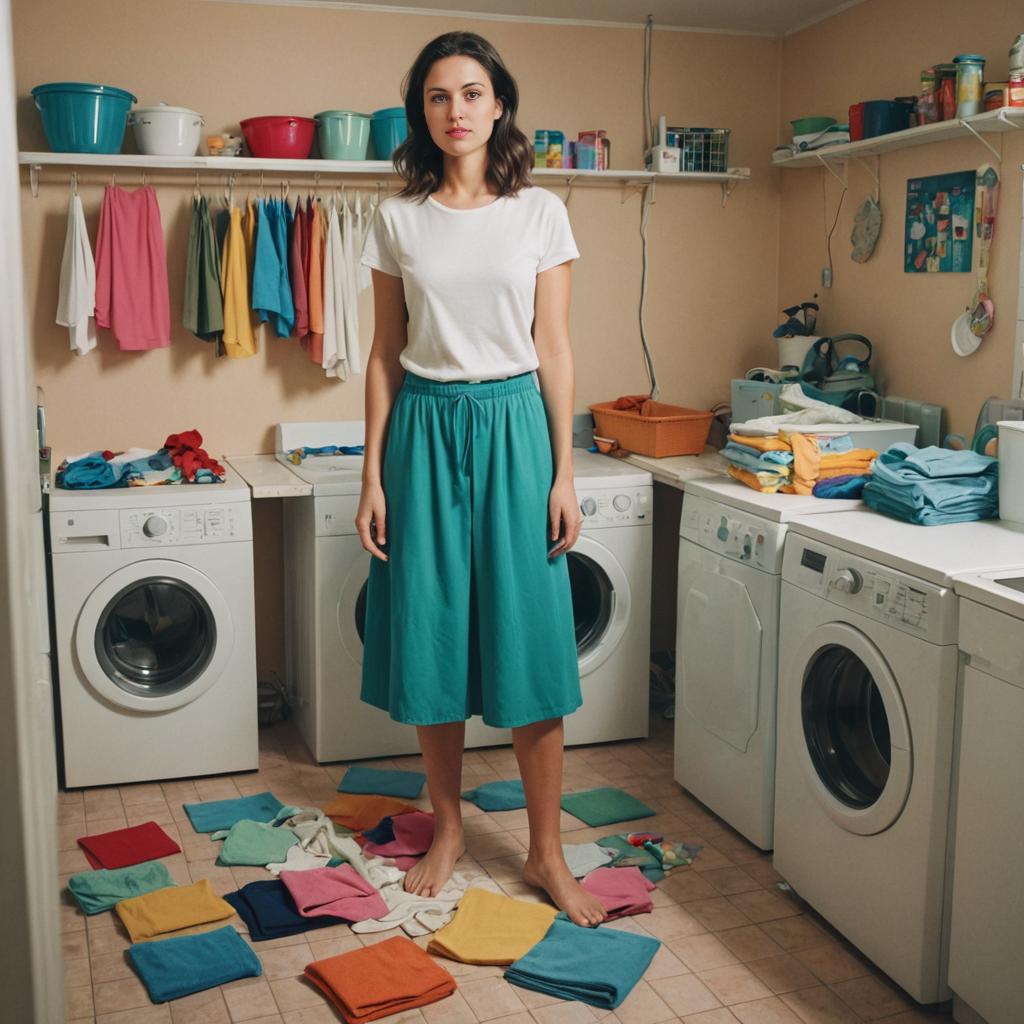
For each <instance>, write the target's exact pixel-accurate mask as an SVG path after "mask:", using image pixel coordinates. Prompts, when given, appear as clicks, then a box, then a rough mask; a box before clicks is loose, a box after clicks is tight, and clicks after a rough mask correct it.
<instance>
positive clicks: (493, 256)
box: [362, 187, 579, 380]
mask: <svg viewBox="0 0 1024 1024" xmlns="http://www.w3.org/2000/svg"><path fill="white" fill-rule="evenodd" d="M578 258H579V250H578V249H577V248H576V242H575V241H574V239H573V237H572V229H571V228H570V226H569V214H568V213H567V211H566V209H565V204H564V203H563V202H562V201H561V200H560V199H559V198H558V197H557V196H555V195H553V194H552V193H551V192H548V191H546V190H545V189H543V188H537V187H531V188H524V189H523V190H522V191H520V192H519V194H518V195H516V196H500V197H499V198H498V199H495V200H494V202H492V203H490V204H489V205H487V206H481V207H478V208H477V209H474V210H454V209H452V208H451V207H448V206H444V205H443V204H441V203H439V202H438V201H437V200H436V199H434V198H433V196H428V197H427V199H426V200H425V201H423V202H421V201H420V200H419V199H401V198H398V197H397V196H393V197H391V198H390V199H385V200H384V201H383V202H382V203H381V204H380V207H379V208H378V210H377V214H376V216H375V217H374V218H373V222H372V223H371V225H370V230H369V232H368V233H367V236H366V243H365V245H364V246H363V255H362V262H363V264H364V265H365V266H368V267H374V268H375V269H377V270H382V271H383V272H384V273H386V274H391V275H392V276H394V277H401V279H402V283H403V285H404V288H405V304H406V306H407V307H408V309H409V327H408V335H409V342H408V345H407V346H406V347H405V349H404V351H403V352H402V354H401V356H400V362H401V364H402V366H403V367H405V369H406V370H409V371H410V372H411V373H415V374H418V375H419V376H421V377H429V378H431V379H432V380H495V379H498V378H501V377H511V376H514V375H515V374H520V373H529V372H530V371H531V370H535V369H537V365H538V360H537V352H536V349H535V348H534V345H533V337H532V335H531V333H530V331H531V327H532V325H533V312H534V310H533V303H534V292H535V291H536V288H537V275H538V274H539V273H541V272H543V271H545V270H550V269H551V268H552V267H557V266H558V265H559V264H560V263H565V262H566V261H567V260H574V259H578Z"/></svg>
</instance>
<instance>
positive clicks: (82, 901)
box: [68, 860, 177, 914]
mask: <svg viewBox="0 0 1024 1024" xmlns="http://www.w3.org/2000/svg"><path fill="white" fill-rule="evenodd" d="M175 884H177V883H176V882H175V881H174V879H173V878H171V873H170V872H169V871H168V870H167V866H166V865H165V864H163V863H162V862H161V861H158V860H147V861H144V862H143V863H142V864H132V865H131V867H127V868H111V869H101V870H99V871H83V872H81V873H80V874H77V875H72V876H71V877H70V878H69V879H68V888H69V889H70V890H71V895H72V896H74V897H75V899H76V900H77V901H78V905H79V906H80V907H81V908H82V910H83V912H84V913H86V914H100V913H102V912H103V911H104V910H110V909H111V908H112V907H113V906H114V904H115V903H120V902H121V900H127V899H130V898H131V897H133V896H142V895H143V894H144V893H147V892H154V891H155V890H157V889H166V888H168V886H172V885H175Z"/></svg>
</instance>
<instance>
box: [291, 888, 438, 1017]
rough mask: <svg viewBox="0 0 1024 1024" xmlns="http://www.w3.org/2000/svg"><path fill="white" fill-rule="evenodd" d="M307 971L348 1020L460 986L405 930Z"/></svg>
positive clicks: (431, 999)
mask: <svg viewBox="0 0 1024 1024" xmlns="http://www.w3.org/2000/svg"><path fill="white" fill-rule="evenodd" d="M298 873H299V874H301V872H298ZM305 973H306V977H307V978H309V980H310V981H311V982H312V983H313V984H314V985H316V987H317V988H318V989H320V991H321V992H323V994H324V995H325V996H327V998H328V999H330V1001H331V1002H332V1003H333V1004H334V1008H335V1009H336V1010H337V1011H338V1013H340V1014H341V1016H342V1018H343V1019H344V1020H346V1021H347V1022H348V1024H362V1022H363V1021H370V1020H379V1019H380V1018H381V1017H388V1016H390V1015H391V1014H396V1013H400V1012H402V1011H403V1010H411V1009H413V1008H415V1007H417V1006H426V1005H428V1004H429V1003H436V1002H437V1001H438V1000H439V999H444V998H445V997H446V996H450V995H451V994H452V993H453V992H454V991H455V987H456V986H455V979H454V978H453V977H452V976H451V975H450V974H449V973H448V972H447V971H446V970H445V969H444V968H443V967H442V966H441V965H440V964H438V963H437V962H436V961H435V960H434V959H433V958H432V957H430V956H429V955H428V954H427V953H425V952H424V951H423V950H422V949H420V947H419V946H417V945H416V943H415V942H413V941H412V939H407V938H406V937H405V936H404V935H400V936H397V937H396V938H393V939H385V940H384V942H378V943H375V944H374V945H372V946H367V947H366V948H365V949H356V950H353V951H352V952H351V953H340V954H338V956H332V957H328V958H327V959H326V960H317V961H315V962H314V963H311V964H310V965H309V966H308V967H307V968H306V972H305Z"/></svg>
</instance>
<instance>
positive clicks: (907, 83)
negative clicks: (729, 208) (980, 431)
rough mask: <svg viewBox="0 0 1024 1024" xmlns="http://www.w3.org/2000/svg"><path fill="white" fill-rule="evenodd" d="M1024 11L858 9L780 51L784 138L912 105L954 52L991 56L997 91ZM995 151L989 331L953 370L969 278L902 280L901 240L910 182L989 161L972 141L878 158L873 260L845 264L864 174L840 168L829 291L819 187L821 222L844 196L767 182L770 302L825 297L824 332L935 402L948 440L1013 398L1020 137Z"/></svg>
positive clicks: (899, 4) (895, 384) (892, 0)
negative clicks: (871, 107)
mask: <svg viewBox="0 0 1024 1024" xmlns="http://www.w3.org/2000/svg"><path fill="white" fill-rule="evenodd" d="M1019 15H1020V8H1019V6H1014V5H1013V4H1007V3H1003V2H1002V0H982V2H979V3H977V4H974V5H970V6H966V5H964V4H962V3H957V2H954V0H932V2H930V3H929V4H928V5H927V14H926V15H925V13H924V8H923V7H922V5H921V4H920V3H916V2H915V0H868V2H866V3H863V4H860V5H858V6H856V7H852V8H850V9H849V10H846V11H844V12H842V13H840V14H838V15H836V16H835V17H834V18H831V19H829V20H828V21H825V22H823V23H821V24H819V25H815V26H812V27H811V28H808V29H806V30H805V31H803V32H800V33H797V34H796V35H793V36H791V37H789V38H787V39H786V40H785V41H784V43H783V72H782V82H781V110H780V133H781V137H783V138H788V137H789V124H788V122H789V120H790V119H791V118H794V117H801V116H805V115H819V114H820V115H830V116H833V117H836V118H838V119H839V120H841V121H845V120H846V118H847V110H848V107H849V106H850V104H852V103H856V102H858V101H860V100H868V99H885V98H892V97H893V96H906V95H911V94H913V93H915V92H917V91H918V89H919V77H920V70H921V68H924V67H928V66H930V65H932V64H936V63H942V62H944V61H950V60H952V58H953V57H954V56H955V55H956V54H958V53H981V54H985V55H986V56H987V57H988V65H987V68H986V79H988V80H992V81H1000V80H1005V78H1006V70H1007V51H1008V50H1009V48H1010V45H1011V44H1012V42H1013V40H1014V39H1015V38H1016V35H1017V33H1018V32H1020V31H1021V30H1022V28H1024V23H1022V22H1021V19H1020V17H1019ZM986 138H988V139H989V141H991V142H992V143H993V145H994V146H995V147H996V148H997V149H998V150H1000V151H1001V152H1002V155H1003V162H1002V179H1003V187H1002V189H1001V193H1002V194H1001V196H1000V205H999V217H998V224H997V231H996V238H995V242H994V245H993V250H992V272H991V274H990V285H991V290H992V295H993V297H994V299H995V304H996V317H997V319H996V326H995V328H994V329H993V330H992V332H991V333H990V334H989V335H988V337H987V338H986V339H985V341H984V342H983V344H982V346H981V348H980V350H979V351H978V352H977V353H975V354H974V355H972V356H970V357H968V358H966V359H961V358H959V357H958V356H956V355H955V354H954V352H953V350H952V348H951V347H950V343H949V328H950V325H951V323H952V321H953V320H954V319H955V318H956V317H957V316H958V315H959V314H960V313H961V312H963V310H964V309H965V308H966V306H967V303H968V301H969V300H970V298H971V296H972V295H973V293H974V286H975V281H974V275H973V274H904V272H903V255H902V253H903V233H904V211H905V205H906V182H907V179H908V178H911V177H919V176H922V175H930V174H942V173H945V172H949V171H962V170H969V169H973V168H976V167H978V166H980V165H981V164H983V163H986V162H989V161H991V160H992V157H991V155H990V154H989V152H988V150H986V149H985V148H984V147H983V146H982V145H981V144H980V143H979V142H976V141H974V140H973V139H967V140H964V141H959V140H957V141H954V142H945V143H936V144H934V145H930V146H920V147H916V148H914V149H907V150H900V151H898V152H894V153H886V154H883V155H882V157H881V160H880V167H881V175H880V177H881V203H882V210H883V216H884V220H883V226H882V235H881V238H880V240H879V244H878V248H877V249H876V252H875V255H874V256H873V257H872V258H871V260H870V261H869V262H868V263H866V264H863V265H858V264H855V263H853V261H852V260H851V259H850V258H849V253H850V243H849V238H850V231H851V228H852V224H853V215H854V213H855V212H856V210H857V207H858V206H859V205H860V203H861V201H862V200H863V199H864V197H865V196H866V195H868V193H869V191H870V190H871V189H872V188H873V183H872V181H871V179H870V177H869V175H868V174H867V173H866V172H865V171H864V169H863V168H861V167H860V166H859V165H857V164H856V163H851V164H850V165H849V185H850V188H849V192H848V193H847V195H846V200H845V202H844V204H843V209H842V212H841V214H840V217H839V222H838V225H837V226H836V230H835V234H834V235H833V239H832V255H833V262H834V265H835V283H834V286H833V287H832V289H831V290H830V291H824V290H823V289H822V288H821V287H820V284H819V281H820V273H821V267H822V265H823V262H824V258H825V257H824V253H825V243H824V224H823V220H824V214H823V208H822V183H823V182H824V184H825V191H826V205H827V210H828V223H829V224H831V223H832V218H833V217H834V216H835V211H836V204H837V203H838V201H839V197H840V194H841V191H842V186H841V185H840V184H839V183H838V182H837V181H836V180H835V179H834V178H832V177H831V176H830V175H829V174H828V173H827V172H826V171H825V170H823V169H813V168H812V169H801V170H796V169H791V170H786V171H778V170H776V171H774V172H773V173H774V175H775V176H776V177H777V179H778V180H779V182H780V189H781V232H780V242H779V304H780V305H788V304H790V303H792V302H794V301H800V300H803V299H805V298H809V297H810V294H811V293H812V292H813V291H818V292H819V294H820V295H821V300H820V301H821V303H822V318H821V321H822V326H823V329H824V331H825V332H826V333H839V332H841V331H856V332H858V333H861V334H865V335H867V336H868V337H869V338H870V339H871V340H872V341H873V342H875V343H876V344H877V348H878V369H879V371H880V372H881V376H882V380H883V383H884V386H885V388H886V390H887V391H888V392H889V393H891V394H898V395H908V396H912V397H916V398H923V399H927V400H930V401H934V402H938V403H940V404H942V405H944V406H945V407H946V409H947V411H948V419H949V425H950V429H953V430H957V431H961V432H964V433H967V434H968V435H969V434H970V432H971V431H973V429H974V423H975V418H976V417H977V414H978V410H979V408H980V406H981V403H982V401H983V400H984V399H985V398H986V397H988V396H989V395H1002V396H1006V395H1009V394H1010V393H1011V390H1010V389H1011V376H1012V369H1013V352H1012V346H1013V341H1014V332H1015V326H1016V325H1015V320H1016V318H1017V316H1018V315H1020V314H1019V313H1018V311H1017V267H1018V254H1019V251H1020V249H1019V247H1020V241H1021V235H1020V223H1021V220H1020V218H1021V174H1020V164H1021V161H1022V160H1024V131H1016V132H1014V131H1010V132H1009V133H1007V134H1005V135H1000V136H986Z"/></svg>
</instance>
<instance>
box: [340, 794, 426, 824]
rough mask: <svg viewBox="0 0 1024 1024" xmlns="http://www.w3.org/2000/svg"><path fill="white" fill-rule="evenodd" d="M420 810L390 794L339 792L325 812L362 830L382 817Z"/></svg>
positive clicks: (343, 822)
mask: <svg viewBox="0 0 1024 1024" xmlns="http://www.w3.org/2000/svg"><path fill="white" fill-rule="evenodd" d="M418 810H419V808H418V807H414V806H413V805H412V804H407V803H406V802H405V801H404V800H396V799H395V798H394V797H390V796H364V795H363V794H360V793H339V794H338V795H337V796H336V797H335V798H334V799H333V800H332V801H331V802H330V803H329V804H328V805H327V806H326V807H325V808H324V813H325V814H326V815H327V817H328V818H330V819H331V821H333V822H335V823H336V824H338V825H344V826H345V827H346V828H351V829H355V830H356V831H357V832H361V831H362V830H363V829H364V828H373V826H374V825H376V824H377V823H378V822H379V821H380V820H381V819H382V818H388V817H391V818H393V817H395V815H397V814H409V813H410V812H411V811H418Z"/></svg>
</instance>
